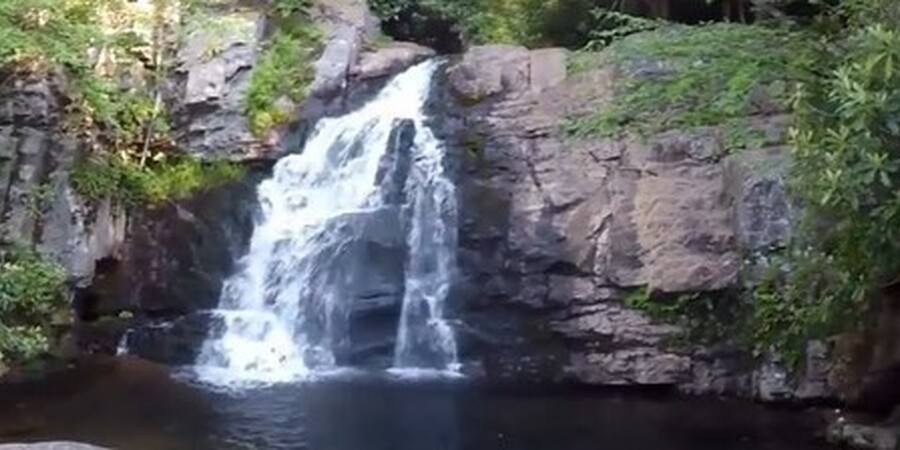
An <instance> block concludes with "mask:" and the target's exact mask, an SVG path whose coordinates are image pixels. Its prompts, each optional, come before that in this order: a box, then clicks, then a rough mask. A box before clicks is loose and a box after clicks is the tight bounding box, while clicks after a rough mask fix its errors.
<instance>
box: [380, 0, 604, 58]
mask: <svg viewBox="0 0 900 450" xmlns="http://www.w3.org/2000/svg"><path fill="white" fill-rule="evenodd" d="M597 4H598V2H596V1H594V0H369V6H370V7H371V8H372V10H373V11H374V12H375V13H376V14H377V15H378V16H379V17H381V18H382V19H386V20H391V19H395V18H403V20H404V21H406V22H408V23H411V24H412V26H413V27H415V25H416V23H421V22H425V21H426V19H428V18H437V19H441V20H445V21H449V22H453V23H455V24H456V26H457V28H458V29H459V32H460V33H461V34H462V35H464V37H465V38H466V40H467V41H469V42H471V43H475V44H481V43H488V42H494V43H496V42H500V43H517V44H523V45H527V46H530V47H537V46H547V45H558V46H566V47H580V46H582V45H584V43H585V42H586V39H587V36H588V32H589V31H590V30H592V29H595V28H596V26H595V24H594V21H595V17H594V16H593V15H592V14H591V10H592V9H593V8H595V7H596V6H597Z"/></svg>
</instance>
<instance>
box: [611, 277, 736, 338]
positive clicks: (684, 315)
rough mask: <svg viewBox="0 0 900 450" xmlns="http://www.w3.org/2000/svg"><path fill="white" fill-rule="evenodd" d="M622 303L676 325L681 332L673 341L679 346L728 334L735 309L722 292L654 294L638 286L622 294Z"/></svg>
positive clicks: (728, 296) (734, 315) (726, 336)
mask: <svg viewBox="0 0 900 450" xmlns="http://www.w3.org/2000/svg"><path fill="white" fill-rule="evenodd" d="M624 301H625V305H626V306H628V307H630V308H634V309H637V310H640V311H643V312H644V313H645V314H647V316H649V317H650V318H651V319H653V320H657V321H660V322H665V323H669V324H673V325H677V326H679V327H680V328H681V334H680V335H678V336H676V340H675V343H677V344H682V345H689V344H698V343H710V342H716V341H719V340H722V339H725V338H728V337H730V336H729V332H730V331H732V330H730V329H729V326H728V325H729V324H732V323H734V318H735V317H736V314H737V311H738V308H736V306H737V303H736V302H734V301H733V299H732V298H731V296H730V295H728V293H726V292H689V293H682V294H678V295H672V294H666V295H654V294H652V293H651V292H650V291H649V290H648V289H647V288H639V289H635V290H634V291H632V292H630V293H629V294H628V295H626V297H625V300H624Z"/></svg>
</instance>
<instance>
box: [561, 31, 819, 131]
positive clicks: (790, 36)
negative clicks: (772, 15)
mask: <svg viewBox="0 0 900 450" xmlns="http://www.w3.org/2000/svg"><path fill="white" fill-rule="evenodd" d="M805 42H806V41H805V39H803V38H802V36H800V35H798V34H795V33H790V32H786V31H781V30H774V29H768V28H763V27H759V26H752V25H740V24H727V23H721V24H711V25H704V26H697V27H688V26H667V27H663V28H659V29H657V30H653V31H648V32H644V33H638V34H635V35H632V36H629V37H627V38H624V39H621V40H619V41H616V42H614V43H613V44H611V45H610V46H609V47H607V48H606V49H605V50H604V51H603V52H602V53H600V54H595V55H594V57H595V58H597V60H598V61H599V62H600V63H601V64H608V65H611V66H612V67H615V68H616V69H617V70H618V71H619V72H620V73H621V74H622V75H623V77H622V78H623V79H622V80H621V81H620V82H619V83H618V84H617V86H616V92H615V95H614V97H613V99H612V100H611V102H610V104H609V105H607V106H606V107H604V108H602V109H601V110H599V111H597V112H595V113H592V114H588V115H585V116H579V117H573V118H569V120H568V121H567V123H566V125H565V127H566V130H567V132H568V133H569V134H571V135H574V136H579V137H583V136H591V135H602V136H611V135H618V134H621V133H626V132H636V133H639V134H649V133H655V132H659V131H664V130H668V129H675V128H678V129H691V128H695V127H701V126H708V125H721V124H729V123H730V122H732V121H739V120H742V119H744V118H746V117H747V116H748V115H753V114H758V113H761V112H772V111H765V110H766V109H776V110H777V109H783V108H785V107H786V104H787V100H788V98H789V93H790V89H789V88H790V86H791V85H792V82H793V81H794V80H796V79H797V78H798V77H800V76H801V75H802V72H801V70H800V69H801V67H804V66H803V65H801V64H802V63H803V61H805V59H806V55H807V53H808V51H807V49H806V44H805Z"/></svg>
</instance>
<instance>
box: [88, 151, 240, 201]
mask: <svg viewBox="0 0 900 450" xmlns="http://www.w3.org/2000/svg"><path fill="white" fill-rule="evenodd" d="M243 173H244V171H243V168H242V166H240V165H239V164H237V163H231V162H227V161H215V162H208V163H206V162H201V161H199V160H197V159H195V158H191V157H188V156H182V157H176V158H167V159H163V160H160V161H153V162H151V163H149V164H147V165H146V166H141V165H140V164H138V163H137V162H134V161H131V160H128V159H122V158H120V157H118V156H113V155H109V156H106V157H100V156H95V157H93V158H91V159H89V160H87V161H85V162H82V163H80V164H78V165H76V167H75V168H74V169H73V170H72V174H71V176H72V185H73V187H74V188H75V190H76V191H77V192H78V193H79V194H81V195H83V196H85V197H87V198H90V199H94V200H102V199H112V200H116V201H120V202H124V203H126V204H148V205H151V206H152V205H155V204H159V203H161V202H164V201H168V200H177V199H180V198H184V197H187V196H188V195H190V194H192V193H195V192H197V191H201V190H203V189H209V188H211V187H214V186H218V185H221V184H224V183H227V182H229V181H233V180H236V179H239V178H240V177H241V176H242V175H243Z"/></svg>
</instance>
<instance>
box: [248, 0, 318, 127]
mask: <svg viewBox="0 0 900 450" xmlns="http://www.w3.org/2000/svg"><path fill="white" fill-rule="evenodd" d="M310 5H311V4H310V2H309V1H308V0H278V1H276V2H275V4H274V5H273V8H272V13H271V14H272V15H273V19H274V20H275V26H276V31H275V33H274V35H273V36H272V37H271V39H270V40H269V43H268V44H267V46H266V48H265V49H264V50H263V53H262V56H261V57H260V59H259V61H258V63H257V65H256V67H254V69H253V74H252V77H251V79H250V87H249V89H248V91H247V97H246V99H245V103H244V112H245V114H246V115H247V117H248V119H249V121H250V128H251V130H252V131H253V132H254V133H255V134H257V135H260V134H263V133H265V132H266V131H268V130H269V129H271V128H272V127H274V126H276V125H279V124H282V123H285V122H287V121H289V120H290V119H291V118H292V117H293V111H288V110H284V109H283V108H282V107H280V105H279V104H278V103H279V100H280V99H282V98H285V99H288V100H291V101H293V102H295V103H299V102H301V101H303V99H304V98H306V95H307V91H308V89H309V85H310V84H311V83H312V81H313V79H314V77H315V71H314V70H313V67H312V63H313V61H314V60H315V56H316V54H317V53H318V52H319V50H320V47H321V39H322V37H321V33H320V32H319V30H318V29H316V27H315V26H314V25H313V23H312V21H311V20H310V19H309V17H308V13H307V12H308V8H309V7H310Z"/></svg>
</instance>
